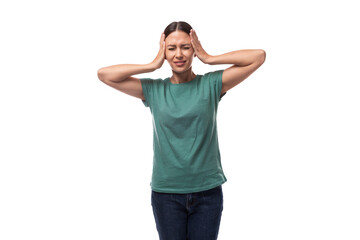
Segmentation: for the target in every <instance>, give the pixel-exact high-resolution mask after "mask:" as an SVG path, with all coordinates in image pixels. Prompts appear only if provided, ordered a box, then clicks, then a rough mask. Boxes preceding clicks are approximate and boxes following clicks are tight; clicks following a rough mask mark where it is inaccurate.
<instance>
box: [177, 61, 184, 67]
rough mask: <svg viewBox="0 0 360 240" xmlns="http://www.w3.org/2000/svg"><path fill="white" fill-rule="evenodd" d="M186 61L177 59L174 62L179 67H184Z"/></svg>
mask: <svg viewBox="0 0 360 240" xmlns="http://www.w3.org/2000/svg"><path fill="white" fill-rule="evenodd" d="M185 62H186V61H176V62H174V63H175V65H176V66H177V67H182V66H184V65H185Z"/></svg>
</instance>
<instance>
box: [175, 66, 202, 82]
mask: <svg viewBox="0 0 360 240" xmlns="http://www.w3.org/2000/svg"><path fill="white" fill-rule="evenodd" d="M195 77H196V75H195V73H193V71H192V70H191V68H189V69H188V70H186V71H185V72H182V73H178V72H174V71H173V75H172V77H171V78H170V81H171V82H172V83H174V84H179V83H186V82H190V81H191V80H193V79H194V78H195Z"/></svg>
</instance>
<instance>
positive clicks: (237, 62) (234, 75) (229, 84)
mask: <svg viewBox="0 0 360 240" xmlns="http://www.w3.org/2000/svg"><path fill="white" fill-rule="evenodd" d="M190 36H191V38H192V44H193V47H194V50H195V52H196V55H197V56H198V58H199V59H200V60H201V61H202V62H204V63H206V64H212V65H215V64H233V66H231V67H229V68H227V69H226V70H225V71H224V73H223V78H222V85H223V86H222V90H221V93H225V92H227V91H228V90H230V89H231V88H233V87H235V86H236V85H238V84H239V83H240V82H242V81H243V80H245V79H246V78H247V77H248V76H250V75H251V74H252V73H253V72H254V71H255V70H256V69H258V68H259V67H260V66H261V65H262V64H263V63H264V61H265V57H266V53H265V51H264V50H261V49H249V50H238V51H233V52H229V53H225V54H221V55H216V56H212V55H209V54H207V53H206V52H205V50H204V49H203V48H202V47H201V44H200V42H199V40H198V38H197V36H196V33H195V31H193V30H192V31H191V33H190Z"/></svg>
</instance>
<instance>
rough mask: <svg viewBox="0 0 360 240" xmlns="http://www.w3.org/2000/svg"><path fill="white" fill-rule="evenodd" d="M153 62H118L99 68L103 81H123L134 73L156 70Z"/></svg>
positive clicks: (99, 74) (100, 77) (99, 75)
mask: <svg viewBox="0 0 360 240" xmlns="http://www.w3.org/2000/svg"><path fill="white" fill-rule="evenodd" d="M155 69H156V68H155V67H154V66H153V65H152V64H118V65H113V66H109V67H103V68H100V69H99V70H98V77H99V79H100V80H102V81H112V82H121V81H123V80H125V79H127V78H129V77H131V76H133V75H136V74H141V73H147V72H152V71H155Z"/></svg>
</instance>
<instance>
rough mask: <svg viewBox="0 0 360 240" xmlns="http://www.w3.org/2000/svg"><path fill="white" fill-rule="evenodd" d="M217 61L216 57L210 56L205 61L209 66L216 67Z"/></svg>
mask: <svg viewBox="0 0 360 240" xmlns="http://www.w3.org/2000/svg"><path fill="white" fill-rule="evenodd" d="M215 59H216V58H215V56H213V55H209V54H208V55H207V57H206V59H205V63H206V64H209V65H214V64H216V62H215Z"/></svg>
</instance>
